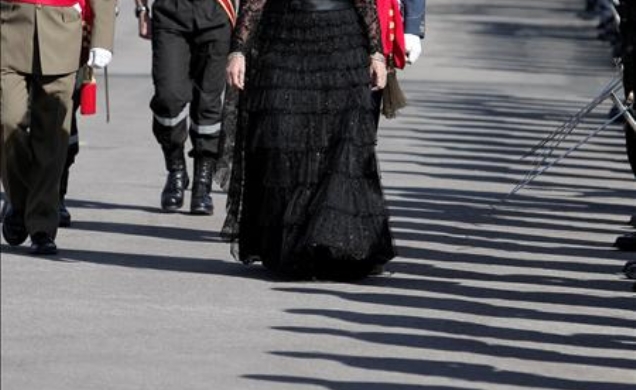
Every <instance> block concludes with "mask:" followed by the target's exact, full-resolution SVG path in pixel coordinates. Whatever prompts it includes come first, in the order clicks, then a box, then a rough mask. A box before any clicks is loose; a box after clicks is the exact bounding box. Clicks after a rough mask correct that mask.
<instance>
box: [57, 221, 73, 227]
mask: <svg viewBox="0 0 636 390" xmlns="http://www.w3.org/2000/svg"><path fill="white" fill-rule="evenodd" d="M58 226H59V227H61V228H68V227H71V220H70V219H60V223H59V224H58Z"/></svg>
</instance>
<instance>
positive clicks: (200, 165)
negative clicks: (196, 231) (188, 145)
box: [190, 156, 216, 215]
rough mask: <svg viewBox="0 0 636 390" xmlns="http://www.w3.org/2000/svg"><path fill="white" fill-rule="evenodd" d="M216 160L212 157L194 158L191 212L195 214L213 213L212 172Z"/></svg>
mask: <svg viewBox="0 0 636 390" xmlns="http://www.w3.org/2000/svg"><path fill="white" fill-rule="evenodd" d="M215 167H216V160H215V159H214V158H212V157H205V156H203V157H195V158H194V179H193V181H192V200H191V202H190V212H191V213H192V214H195V215H212V213H213V212H214V206H213V205H212V196H210V193H211V192H212V174H213V173H214V169H215Z"/></svg>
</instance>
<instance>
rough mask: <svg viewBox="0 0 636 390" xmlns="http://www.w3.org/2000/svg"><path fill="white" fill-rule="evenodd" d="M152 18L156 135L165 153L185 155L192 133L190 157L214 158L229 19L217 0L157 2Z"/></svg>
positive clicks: (154, 125)
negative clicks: (185, 147) (186, 145)
mask: <svg viewBox="0 0 636 390" xmlns="http://www.w3.org/2000/svg"><path fill="white" fill-rule="evenodd" d="M152 15H153V18H152V32H153V37H152V78H153V82H154V86H155V94H154V96H153V98H152V101H151V102H150V108H151V109H152V112H153V114H154V117H153V126H152V127H153V133H154V135H155V137H156V139H157V141H158V142H159V144H160V145H161V146H162V148H163V150H164V152H166V153H179V154H180V153H182V150H183V147H184V144H185V141H186V139H187V138H188V133H189V134H190V140H191V142H192V151H191V152H190V155H191V156H194V157H196V156H212V157H215V156H217V155H218V139H219V131H220V121H221V107H222V94H223V90H224V87H225V65H226V62H227V54H228V52H229V49H230V38H231V24H230V22H229V19H228V17H227V15H226V13H225V11H224V10H223V9H222V8H221V7H220V6H219V5H218V3H217V2H216V1H215V0H157V1H155V2H154V4H153V7H152ZM188 105H189V106H188ZM188 117H189V118H190V124H189V126H188V120H187V119H188Z"/></svg>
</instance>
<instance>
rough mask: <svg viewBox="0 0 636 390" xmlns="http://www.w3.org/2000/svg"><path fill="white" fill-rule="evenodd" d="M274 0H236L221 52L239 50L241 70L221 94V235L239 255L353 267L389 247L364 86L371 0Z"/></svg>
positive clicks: (359, 273) (341, 273)
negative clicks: (230, 33) (320, 6)
mask: <svg viewBox="0 0 636 390" xmlns="http://www.w3.org/2000/svg"><path fill="white" fill-rule="evenodd" d="M280 1H289V0H244V1H243V2H242V6H241V8H240V13H239V20H238V22H237V27H236V31H235V37H234V40H233V51H239V52H242V53H244V54H245V55H246V57H247V78H246V89H245V91H244V92H241V93H240V94H237V93H236V91H229V92H228V94H227V98H226V101H227V105H226V110H227V111H226V118H225V121H224V132H225V137H226V139H225V156H224V159H225V162H223V161H221V164H222V165H223V164H224V163H225V165H227V166H229V167H231V176H230V177H229V188H228V204H227V212H228V215H227V219H226V222H225V225H224V228H223V231H222V235H223V236H224V237H225V238H227V239H229V240H232V241H234V242H235V243H238V247H236V246H235V247H234V251H235V253H234V254H235V256H236V257H238V258H239V259H240V260H241V261H243V262H245V263H249V262H253V261H262V262H263V264H264V265H265V266H266V267H267V268H270V269H272V270H275V271H278V272H281V273H284V274H288V275H290V276H292V277H300V278H311V277H317V278H326V279H350V278H357V277H363V276H365V275H367V274H368V273H369V272H370V271H371V269H372V268H374V267H375V266H377V265H381V264H384V263H386V262H387V261H389V260H390V259H391V258H393V257H394V249H393V243H392V237H391V233H390V231H389V224H388V215H387V210H386V207H385V201H384V196H383V194H382V189H381V185H380V179H379V174H378V166H377V161H376V154H375V144H376V138H375V137H376V136H375V133H376V132H375V122H374V116H373V109H372V101H371V93H370V92H371V91H370V83H371V80H370V74H369V62H370V60H369V55H370V54H371V53H374V52H381V51H382V50H381V43H380V35H379V27H378V22H377V14H376V9H375V0H351V1H352V3H353V7H351V8H349V9H345V10H337V11H314V12H308V11H304V10H302V9H297V8H296V7H294V6H293V1H295V0H291V1H292V3H291V4H289V6H287V5H285V6H281V3H278V2H280ZM313 1H316V0H313ZM274 5H275V6H274ZM237 98H238V99H237ZM220 172H224V170H223V169H221V170H220ZM226 184H227V183H226Z"/></svg>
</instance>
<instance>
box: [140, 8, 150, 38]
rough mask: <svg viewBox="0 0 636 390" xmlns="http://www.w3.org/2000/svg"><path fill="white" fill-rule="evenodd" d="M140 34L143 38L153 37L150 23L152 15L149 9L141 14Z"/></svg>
mask: <svg viewBox="0 0 636 390" xmlns="http://www.w3.org/2000/svg"><path fill="white" fill-rule="evenodd" d="M138 23H139V36H140V37H142V38H143V39H151V38H152V30H151V27H150V26H151V24H150V15H149V14H148V11H142V12H141V13H140V14H139V22H138Z"/></svg>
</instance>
